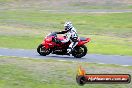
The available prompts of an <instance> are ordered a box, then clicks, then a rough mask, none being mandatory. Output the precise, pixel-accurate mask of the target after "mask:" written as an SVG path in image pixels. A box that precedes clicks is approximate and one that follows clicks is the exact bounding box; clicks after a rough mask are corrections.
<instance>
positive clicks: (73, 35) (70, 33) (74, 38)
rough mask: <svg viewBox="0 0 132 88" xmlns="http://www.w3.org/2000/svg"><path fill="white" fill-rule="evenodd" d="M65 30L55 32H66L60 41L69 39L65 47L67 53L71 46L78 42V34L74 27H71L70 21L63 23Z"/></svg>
mask: <svg viewBox="0 0 132 88" xmlns="http://www.w3.org/2000/svg"><path fill="white" fill-rule="evenodd" d="M64 27H65V30H64V31H61V32H57V34H66V38H65V39H64V40H61V41H60V42H61V43H66V42H69V41H71V44H70V45H69V47H68V49H67V53H68V54H70V53H71V51H72V50H73V48H74V47H75V46H76V45H77V44H78V34H77V31H76V29H75V28H74V27H73V25H72V23H71V22H65V24H64Z"/></svg>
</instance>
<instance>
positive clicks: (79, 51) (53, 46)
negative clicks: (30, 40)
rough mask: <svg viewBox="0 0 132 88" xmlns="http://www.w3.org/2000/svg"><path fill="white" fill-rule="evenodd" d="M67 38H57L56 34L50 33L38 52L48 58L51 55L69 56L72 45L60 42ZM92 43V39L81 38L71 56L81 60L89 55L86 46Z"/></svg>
mask: <svg viewBox="0 0 132 88" xmlns="http://www.w3.org/2000/svg"><path fill="white" fill-rule="evenodd" d="M65 38H66V37H65V36H63V37H60V38H59V37H57V33H56V32H52V33H50V34H49V35H48V36H46V37H45V39H44V40H43V42H42V43H41V44H40V45H39V46H38V48H37V52H38V53H39V54H40V55H42V56H46V55H49V54H50V53H52V54H56V55H69V54H67V49H68V47H69V45H70V43H71V42H70V41H69V42H67V43H60V42H58V40H63V39H65ZM89 41H90V38H79V42H78V44H77V45H76V47H75V48H74V49H73V50H72V52H71V54H72V56H74V57H75V58H81V57H83V56H85V55H86V54H87V47H86V46H85V45H84V44H86V43H88V42H89Z"/></svg>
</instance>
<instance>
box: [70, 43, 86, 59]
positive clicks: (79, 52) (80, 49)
mask: <svg viewBox="0 0 132 88" xmlns="http://www.w3.org/2000/svg"><path fill="white" fill-rule="evenodd" d="M87 51H88V50H87V47H86V46H85V45H82V46H76V47H75V48H74V50H73V52H72V56H74V57H75V58H81V57H83V56H85V55H86V54H87Z"/></svg>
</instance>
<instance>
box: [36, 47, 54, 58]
mask: <svg viewBox="0 0 132 88" xmlns="http://www.w3.org/2000/svg"><path fill="white" fill-rule="evenodd" d="M37 52H38V53H39V54H40V55H41V56H46V55H49V54H50V53H51V50H50V49H46V48H45V46H43V45H42V44H40V45H39V46H38V48H37Z"/></svg>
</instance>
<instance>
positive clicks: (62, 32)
mask: <svg viewBox="0 0 132 88" xmlns="http://www.w3.org/2000/svg"><path fill="white" fill-rule="evenodd" d="M67 32H68V31H61V32H56V33H57V34H65V33H67Z"/></svg>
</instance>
